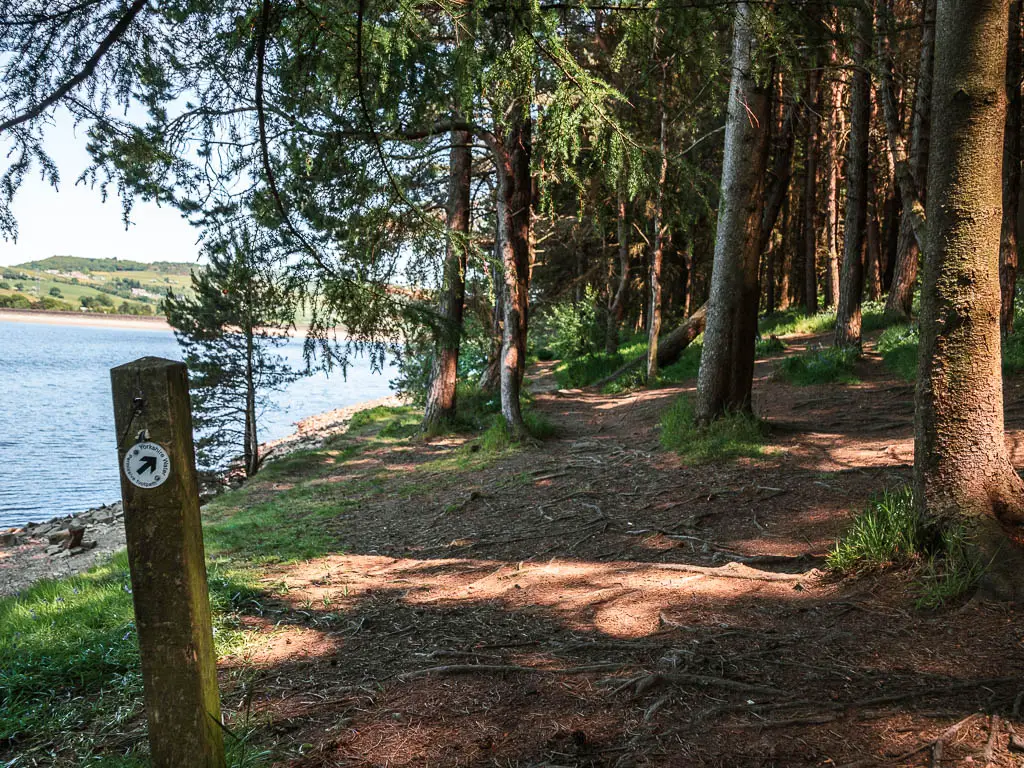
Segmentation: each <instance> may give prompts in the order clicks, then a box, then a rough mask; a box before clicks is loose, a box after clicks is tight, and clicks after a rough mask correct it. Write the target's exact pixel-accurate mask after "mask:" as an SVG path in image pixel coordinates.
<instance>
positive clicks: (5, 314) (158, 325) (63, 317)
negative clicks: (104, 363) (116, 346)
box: [0, 307, 171, 331]
mask: <svg viewBox="0 0 1024 768" xmlns="http://www.w3.org/2000/svg"><path fill="white" fill-rule="evenodd" d="M4 321H7V322H15V323H50V324H51V325H79V326H82V325H85V326H94V327H101V328H123V329H129V328H130V329H136V330H138V329H144V330H148V331H169V330H171V326H170V325H168V324H167V320H166V319H164V318H163V317H161V316H159V315H151V316H147V315H114V314H110V315H107V314H99V313H96V312H59V311H56V310H50V309H8V308H6V307H0V322H4Z"/></svg>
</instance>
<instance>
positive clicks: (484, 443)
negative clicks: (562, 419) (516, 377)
mask: <svg viewBox="0 0 1024 768" xmlns="http://www.w3.org/2000/svg"><path fill="white" fill-rule="evenodd" d="M523 422H524V423H525V424H526V432H527V434H528V435H529V436H530V437H532V438H534V439H536V440H546V439H547V438H549V437H552V436H554V434H555V425H554V424H552V423H551V422H550V421H549V420H548V419H547V418H545V417H544V416H543V415H541V414H539V413H537V412H536V411H534V410H533V409H531V408H524V409H523ZM518 443H519V440H517V439H516V437H515V436H514V435H513V434H512V431H511V430H510V429H509V428H508V422H507V421H505V417H504V416H502V415H501V414H500V413H497V414H495V415H494V416H493V417H492V419H491V426H489V427H488V428H487V429H486V430H484V433H483V434H482V435H480V440H479V442H478V445H479V447H480V450H481V451H483V452H484V453H486V454H496V453H504V452H505V451H507V450H509V449H510V448H513V447H515V446H516V445H517V444H518Z"/></svg>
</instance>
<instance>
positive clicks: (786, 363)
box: [775, 347, 859, 387]
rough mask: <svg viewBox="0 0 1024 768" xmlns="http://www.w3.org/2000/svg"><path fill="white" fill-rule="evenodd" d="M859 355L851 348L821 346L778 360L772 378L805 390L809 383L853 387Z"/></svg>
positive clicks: (855, 381) (856, 380)
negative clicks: (850, 385) (851, 385)
mask: <svg viewBox="0 0 1024 768" xmlns="http://www.w3.org/2000/svg"><path fill="white" fill-rule="evenodd" d="M858 356H859V353H858V352H857V350H856V349H852V348H839V347H824V348H822V349H817V350H814V351H813V352H807V353H805V354H803V355H794V356H793V357H787V358H784V359H783V360H780V361H779V362H778V364H777V365H776V367H775V376H776V377H777V378H779V379H781V380H782V381H787V382H789V383H790V384H795V385H797V386H799V387H806V386H810V385H812V384H833V383H837V382H838V383H840V384H856V383H857V382H858V379H857V377H856V376H855V375H854V365H855V364H856V362H857V357H858Z"/></svg>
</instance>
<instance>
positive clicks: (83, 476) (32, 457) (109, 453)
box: [0, 321, 390, 528]
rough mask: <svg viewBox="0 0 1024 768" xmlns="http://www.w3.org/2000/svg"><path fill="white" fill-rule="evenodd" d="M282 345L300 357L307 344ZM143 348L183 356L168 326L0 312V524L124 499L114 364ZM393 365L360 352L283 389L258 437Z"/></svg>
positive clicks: (349, 398) (379, 392) (376, 380)
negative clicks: (52, 320)
mask: <svg viewBox="0 0 1024 768" xmlns="http://www.w3.org/2000/svg"><path fill="white" fill-rule="evenodd" d="M282 353H283V354H285V355H286V356H287V357H288V358H290V359H292V360H293V361H294V362H295V364H296V365H299V364H301V359H302V344H301V342H300V341H292V342H290V343H289V344H288V345H287V346H286V347H282ZM144 355H154V356H157V357H167V358H172V359H180V358H181V355H180V352H179V349H178V345H177V342H176V341H175V340H174V336H173V334H172V333H171V332H170V331H167V330H139V329H120V328H101V327H88V326H69V325H56V324H53V325H51V324H48V323H20V322H11V321H0V528H4V527H7V526H13V525H21V524H23V523H26V522H29V521H30V520H34V521H36V522H39V521H40V520H44V519H49V518H51V517H55V516H57V515H62V514H67V513H69V512H78V511H81V510H85V509H88V508H90V507H94V506H97V505H99V504H105V503H108V502H111V501H115V500H116V499H118V498H120V495H121V493H120V487H119V485H118V468H117V451H116V449H115V437H114V426H113V414H112V405H111V399H110V398H111V395H110V369H111V368H112V367H114V366H116V365H120V364H121V363H126V362H129V361H131V360H134V359H136V358H138V357H142V356H144ZM387 374H388V370H387V369H385V372H384V374H383V375H381V374H379V373H371V371H370V364H369V361H368V360H367V359H366V358H365V357H360V358H356V359H355V360H354V361H353V365H352V367H351V368H349V370H348V377H347V379H345V378H342V376H341V374H340V373H337V374H334V375H332V376H330V377H328V376H326V375H325V374H322V373H320V374H315V375H313V376H309V377H306V378H304V379H300V380H298V381H296V382H294V383H293V384H291V385H290V386H289V387H288V389H287V390H285V391H284V392H282V393H280V394H279V395H277V397H276V399H277V401H278V403H279V404H278V405H277V407H275V408H273V409H271V410H270V411H269V412H268V413H266V414H265V415H264V423H263V425H262V430H261V432H260V440H273V439H276V438H278V437H284V436H285V435H288V434H291V433H292V432H293V431H294V428H293V426H292V425H293V424H294V422H295V421H297V420H299V419H302V418H304V417H306V416H312V415H313V414H316V413H321V412H323V411H329V410H331V409H333V408H341V407H344V406H346V405H353V404H355V403H359V402H362V401H364V400H372V399H375V398H378V397H384V396H385V395H387V394H389V392H390V390H389V388H388V376H387Z"/></svg>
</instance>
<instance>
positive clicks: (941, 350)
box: [914, 0, 1024, 600]
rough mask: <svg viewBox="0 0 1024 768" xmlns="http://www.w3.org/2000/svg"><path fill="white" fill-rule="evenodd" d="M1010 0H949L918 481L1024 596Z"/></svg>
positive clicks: (919, 489)
mask: <svg viewBox="0 0 1024 768" xmlns="http://www.w3.org/2000/svg"><path fill="white" fill-rule="evenodd" d="M1007 11H1008V4H1007V0H974V1H973V2H969V3H968V2H963V0H940V2H939V5H938V12H937V17H936V40H935V82H934V91H933V93H934V110H935V112H934V123H933V125H934V131H933V135H932V147H931V160H930V163H929V167H928V206H927V221H928V232H929V235H928V246H929V247H928V248H927V249H926V259H925V262H924V274H923V278H922V286H921V318H920V328H921V341H920V358H919V369H918V384H917V408H916V412H915V413H916V416H915V440H914V489H915V493H916V498H917V501H918V503H919V504H920V505H921V506H922V508H923V511H924V512H925V513H926V514H928V515H929V516H931V517H933V518H938V519H939V520H943V521H946V522H956V523H957V524H960V525H963V526H965V527H966V529H967V533H968V541H969V542H970V544H971V545H972V547H973V548H975V550H976V553H977V555H978V561H979V563H981V564H983V565H985V566H986V570H985V576H984V581H983V585H984V586H985V587H986V588H988V590H990V591H991V592H992V593H994V594H996V595H998V596H1001V597H1007V598H1014V599H1017V600H1020V599H1022V598H1024V556H1022V554H1021V550H1020V549H1019V547H1018V546H1017V545H1016V544H1013V543H1012V542H1011V541H1010V539H1008V538H1007V536H1006V532H1007V530H1015V531H1018V532H1019V526H1020V525H1021V523H1024V483H1022V481H1021V479H1020V478H1019V477H1018V476H1017V473H1016V472H1015V471H1014V469H1013V466H1012V465H1011V463H1010V460H1009V456H1008V452H1007V448H1006V441H1005V435H1004V432H1003V386H1002V374H1001V360H1000V333H999V309H1000V291H999V241H1000V229H1001V223H1002V222H1001V208H1002V174H1001V168H1002V159H1003V129H1004V126H1005V118H1006V84H1005V74H1006V38H1007V35H1006V30H1007V18H1008V15H1007Z"/></svg>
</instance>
